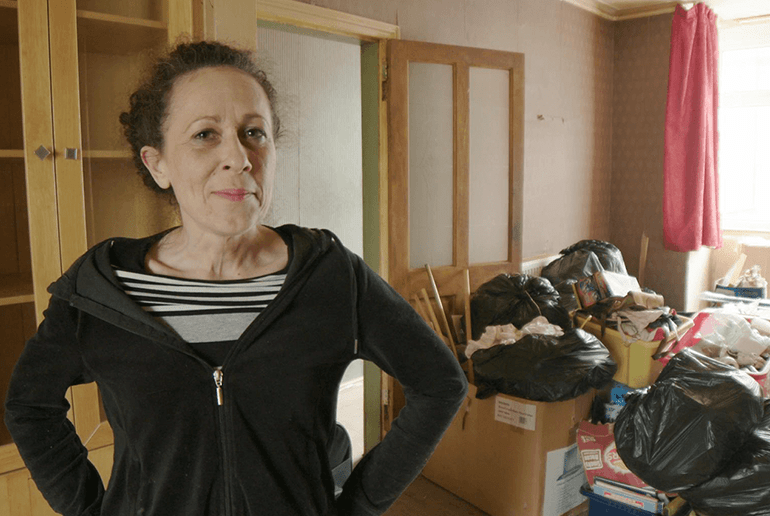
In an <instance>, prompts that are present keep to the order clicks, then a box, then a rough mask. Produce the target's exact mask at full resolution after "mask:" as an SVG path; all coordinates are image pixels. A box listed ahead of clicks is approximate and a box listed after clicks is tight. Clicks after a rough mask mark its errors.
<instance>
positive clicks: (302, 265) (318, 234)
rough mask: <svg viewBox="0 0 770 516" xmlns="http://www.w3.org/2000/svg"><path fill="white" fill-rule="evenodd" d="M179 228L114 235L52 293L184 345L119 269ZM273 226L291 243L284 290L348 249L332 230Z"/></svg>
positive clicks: (76, 265)
mask: <svg viewBox="0 0 770 516" xmlns="http://www.w3.org/2000/svg"><path fill="white" fill-rule="evenodd" d="M173 229H174V228H172V229H169V230H166V231H163V232H161V233H158V234H155V235H152V236H149V237H145V238H123V237H120V238H110V239H108V240H105V241H103V242H101V243H99V244H97V245H95V246H94V247H92V248H91V249H90V250H89V251H88V252H86V253H85V254H84V255H83V256H81V257H80V258H79V259H78V260H77V261H76V262H75V263H74V264H72V266H71V267H70V268H69V269H68V270H67V272H65V273H64V275H62V277H61V278H59V279H58V280H57V281H55V282H54V283H52V284H51V285H50V286H49V287H48V292H49V293H50V294H51V295H52V296H55V297H58V298H60V299H62V300H65V301H67V302H68V303H69V304H70V305H72V306H75V307H76V308H79V309H81V310H84V311H85V312H88V313H90V314H91V315H94V316H97V317H99V318H102V319H104V320H107V321H110V322H112V323H113V324H115V325H116V326H119V327H121V328H123V329H126V330H128V331H131V332H132V333H139V334H142V335H145V336H147V337H149V338H153V339H156V340H158V339H163V340H167V339H168V338H169V337H172V338H173V339H175V340H176V341H178V344H181V343H182V341H181V339H179V337H178V336H176V335H175V334H174V333H173V332H172V331H171V330H170V329H169V328H168V327H167V326H165V325H164V324H162V323H161V322H160V321H158V320H156V319H155V317H153V316H152V315H150V314H148V313H147V312H145V311H144V310H143V309H142V308H141V307H140V306H139V305H137V304H136V303H135V302H134V301H133V300H131V298H130V297H129V296H128V295H126V294H125V292H124V291H123V289H122V287H121V286H120V284H119V283H118V281H117V278H116V277H115V274H114V272H113V264H117V265H119V266H120V265H121V258H122V257H125V256H139V257H141V261H142V262H143V261H144V256H146V254H147V252H149V250H150V249H151V248H152V246H153V245H154V244H155V243H156V242H158V241H159V240H160V239H161V238H163V237H164V236H165V235H166V234H167V233H169V232H170V231H172V230H173ZM271 229H273V230H274V231H276V232H277V233H278V234H279V235H281V237H282V238H283V239H284V241H286V242H287V244H288V245H291V255H292V259H291V263H290V264H289V269H288V271H287V276H286V283H285V288H284V289H283V290H294V291H296V287H297V286H300V285H301V283H302V281H303V280H305V279H306V278H307V277H308V276H309V274H310V272H312V270H313V268H314V266H315V264H316V263H317V262H318V259H319V258H320V257H322V256H323V255H325V254H326V253H328V252H329V251H330V249H332V248H333V247H334V246H337V247H339V248H340V249H342V244H341V243H340V242H339V239H338V238H337V237H336V236H335V235H334V234H333V233H332V232H331V231H328V230H320V229H308V228H302V227H299V226H295V225H292V224H287V225H283V226H279V227H275V228H271ZM345 254H346V255H347V253H345ZM351 277H352V275H351ZM291 287H294V288H291ZM183 347H185V348H186V347H187V346H183ZM184 351H186V352H189V351H190V350H189V349H185V350H184Z"/></svg>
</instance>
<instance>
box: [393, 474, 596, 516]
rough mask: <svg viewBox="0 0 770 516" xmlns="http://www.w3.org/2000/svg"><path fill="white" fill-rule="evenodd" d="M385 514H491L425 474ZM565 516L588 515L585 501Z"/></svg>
mask: <svg viewBox="0 0 770 516" xmlns="http://www.w3.org/2000/svg"><path fill="white" fill-rule="evenodd" d="M385 516H489V514H488V513H486V512H484V511H482V510H480V509H478V508H476V507H475V506H473V505H471V504H469V503H468V502H466V501H465V500H462V499H461V498H459V497H457V496H455V495H454V494H452V493H450V492H449V491H447V490H446V489H444V488H442V487H439V486H438V485H436V484H434V483H433V482H431V481H430V480H428V479H427V478H425V477H423V476H419V477H417V480H415V481H414V482H412V485H410V486H409V487H408V488H407V490H406V492H405V493H404V494H403V495H401V498H399V499H398V500H397V501H396V503H394V504H393V506H392V507H391V508H390V509H388V512H386V513H385ZM565 516H588V504H587V503H584V504H582V505H581V506H579V507H576V508H575V509H573V510H571V511H569V512H568V513H567V514H566V515H565Z"/></svg>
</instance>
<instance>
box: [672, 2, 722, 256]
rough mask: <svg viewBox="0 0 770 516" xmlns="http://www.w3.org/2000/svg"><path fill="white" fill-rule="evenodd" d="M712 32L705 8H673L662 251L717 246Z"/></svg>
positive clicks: (709, 13)
mask: <svg viewBox="0 0 770 516" xmlns="http://www.w3.org/2000/svg"><path fill="white" fill-rule="evenodd" d="M717 59H718V51H717V28H716V16H715V15H714V12H713V11H712V10H711V9H709V8H708V7H707V6H706V5H705V4H697V5H695V6H694V7H692V8H691V9H690V10H689V11H686V10H684V9H683V8H682V6H681V5H677V7H676V11H675V13H674V21H673V23H672V25H671V57H670V61H669V72H668V97H667V101H666V129H665V151H664V163H663V235H664V240H665V245H666V248H667V249H671V250H674V251H694V250H696V249H699V248H700V247H701V246H702V245H706V246H713V247H721V246H722V232H721V229H720V225H719V196H718V188H719V180H718V177H717V169H716V166H717V105H718V96H717Z"/></svg>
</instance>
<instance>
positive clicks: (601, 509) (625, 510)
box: [580, 485, 660, 516]
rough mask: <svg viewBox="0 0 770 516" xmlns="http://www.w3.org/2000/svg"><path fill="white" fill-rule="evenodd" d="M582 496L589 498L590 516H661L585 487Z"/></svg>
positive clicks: (582, 489) (582, 488)
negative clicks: (608, 497)
mask: <svg viewBox="0 0 770 516" xmlns="http://www.w3.org/2000/svg"><path fill="white" fill-rule="evenodd" d="M580 494H582V495H583V496H585V497H587V498H588V516H628V515H629V514H631V515H633V516H660V515H656V514H655V513H654V512H648V511H642V510H640V509H636V508H634V507H631V506H630V505H626V504H624V503H620V502H616V501H614V500H609V499H607V498H605V497H603V496H601V495H598V494H595V493H594V492H593V491H591V488H590V487H588V486H587V485H584V486H583V487H581V488H580Z"/></svg>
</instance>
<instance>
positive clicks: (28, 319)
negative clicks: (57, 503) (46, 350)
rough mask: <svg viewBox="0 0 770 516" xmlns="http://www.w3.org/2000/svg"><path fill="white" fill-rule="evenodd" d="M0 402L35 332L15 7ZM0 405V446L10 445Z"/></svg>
mask: <svg viewBox="0 0 770 516" xmlns="http://www.w3.org/2000/svg"><path fill="white" fill-rule="evenodd" d="M0 117H2V120H3V123H2V125H0V242H2V245H0V335H2V344H0V400H5V396H6V388H7V385H8V382H9V380H10V377H11V372H12V370H13V366H14V365H15V364H16V361H17V360H18V358H19V355H20V354H21V350H22V348H23V347H24V342H25V341H26V340H27V339H28V338H29V337H31V336H32V334H33V333H34V331H35V326H36V324H35V307H34V304H33V303H32V299H33V298H32V272H31V271H32V265H31V258H30V244H29V223H28V217H27V192H26V185H25V177H24V151H23V147H24V144H23V130H22V115H21V77H20V72H19V38H18V22H17V16H16V9H15V7H10V6H5V5H2V6H0ZM4 411H5V407H4V404H2V403H0V446H2V445H4V444H8V443H10V442H11V437H10V435H9V434H8V430H7V429H6V428H5V423H3V420H2V416H3V415H4Z"/></svg>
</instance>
